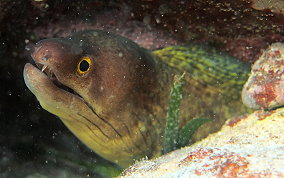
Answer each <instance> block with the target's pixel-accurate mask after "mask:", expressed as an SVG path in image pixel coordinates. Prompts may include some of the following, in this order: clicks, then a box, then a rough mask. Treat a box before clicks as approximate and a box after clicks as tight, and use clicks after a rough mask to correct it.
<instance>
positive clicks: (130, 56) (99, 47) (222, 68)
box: [24, 30, 249, 167]
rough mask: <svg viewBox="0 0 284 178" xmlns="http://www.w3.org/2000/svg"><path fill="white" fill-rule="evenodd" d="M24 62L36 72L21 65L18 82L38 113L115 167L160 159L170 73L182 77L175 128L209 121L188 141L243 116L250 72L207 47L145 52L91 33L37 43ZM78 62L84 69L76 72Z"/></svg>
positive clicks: (103, 34)
mask: <svg viewBox="0 0 284 178" xmlns="http://www.w3.org/2000/svg"><path fill="white" fill-rule="evenodd" d="M31 55H32V57H33V59H34V61H35V63H36V64H37V66H34V65H32V64H29V63H28V64H26V66H25V69H24V79H25V83H26V85H27V86H28V88H29V89H30V90H31V92H33V93H34V95H35V96H36V97H37V99H38V101H39V102H40V104H41V106H42V107H43V108H44V109H46V110H47V111H49V112H51V113H53V114H54V115H56V116H58V117H59V118H60V119H61V120H62V121H63V122H64V124H65V125H66V126H67V127H68V128H69V129H70V130H71V131H72V132H73V133H74V134H75V135H76V136H77V137H78V138H79V139H80V140H81V141H82V142H83V143H85V144H86V145H87V146H88V147H89V148H91V149H92V150H94V151H95V152H97V153H98V154H99V155H101V156H102V157H104V158H105V159H108V160H110V161H112V162H115V163H117V164H119V165H120V166H121V167H127V166H129V165H130V164H132V163H133V162H134V161H135V160H139V159H141V158H143V157H145V156H147V157H148V158H152V157H155V156H158V155H160V154H161V150H162V148H161V145H162V144H161V143H162V141H163V137H162V134H163V131H164V127H165V121H166V113H167V105H168V98H169V93H170V89H171V86H172V83H173V78H174V76H175V75H176V74H181V73H183V72H186V76H185V79H186V83H185V86H184V89H183V91H184V99H183V100H182V103H181V111H180V119H181V122H180V124H181V125H183V124H184V123H185V121H188V120H190V119H192V118H195V117H208V118H212V119H215V120H214V122H210V123H207V124H205V125H204V126H202V127H201V128H200V129H199V130H198V132H197V133H196V134H195V136H194V139H195V140H197V139H200V138H202V137H204V136H206V135H208V133H210V132H214V131H217V130H218V129H219V128H220V125H221V124H222V123H223V122H224V121H225V119H226V118H230V117H232V116H236V115H239V114H242V113H245V112H247V109H246V108H245V107H244V106H243V105H242V104H241V100H240V92H241V88H242V86H243V84H244V83H245V81H246V79H247V77H248V73H249V67H248V66H247V65H245V64H243V63H241V62H239V61H237V60H236V59H234V58H232V57H230V56H228V55H226V54H223V53H219V52H218V51H216V50H214V49H211V48H208V47H202V46H199V45H190V46H173V47H168V48H165V49H161V50H157V51H153V52H151V51H148V50H146V49H144V48H141V47H139V46H138V45H137V44H135V43H134V42H132V41H131V40H128V39H126V38H123V37H120V36H117V35H114V34H111V33H108V32H103V31H99V30H96V31H84V32H79V33H75V34H74V35H73V36H70V37H67V38H54V39H47V40H43V41H40V42H39V43H37V44H36V46H35V50H34V52H33V53H32V54H31ZM84 59H88V60H89V67H88V65H86V63H85V64H84V67H81V68H80V65H81V62H82V60H84ZM43 66H47V67H46V68H45V67H43ZM43 68H44V70H43V72H42V71H41V70H42V69H43ZM81 69H82V70H85V69H88V70H86V71H80V70H81ZM46 74H48V75H46ZM63 86H64V87H63ZM67 87H68V88H69V89H68V90H66V88H67ZM70 89H72V90H73V91H71V90H70ZM70 91H71V92H70Z"/></svg>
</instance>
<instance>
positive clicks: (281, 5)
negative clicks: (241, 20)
mask: <svg viewBox="0 0 284 178" xmlns="http://www.w3.org/2000/svg"><path fill="white" fill-rule="evenodd" d="M252 2H253V3H252V6H251V7H252V8H254V9H256V10H265V9H268V10H270V11H271V12H275V13H280V14H283V13H284V1H283V0H270V1H267V0H252Z"/></svg>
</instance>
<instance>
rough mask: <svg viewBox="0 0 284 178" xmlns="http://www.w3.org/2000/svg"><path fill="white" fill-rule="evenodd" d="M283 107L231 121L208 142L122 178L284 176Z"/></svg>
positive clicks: (143, 165)
mask: <svg viewBox="0 0 284 178" xmlns="http://www.w3.org/2000/svg"><path fill="white" fill-rule="evenodd" d="M283 125H284V108H280V109H277V110H274V111H255V112H254V113H252V114H251V115H248V116H243V117H239V118H236V119H234V120H230V121H228V122H227V123H226V125H224V126H223V128H222V129H221V130H220V131H219V132H217V133H215V134H212V135H210V136H209V137H207V138H206V139H204V140H202V141H200V142H198V143H196V144H194V145H193V146H190V147H185V148H183V149H180V150H176V151H173V152H171V153H169V154H166V155H164V156H162V157H160V158H157V159H154V160H147V161H141V162H138V163H137V164H135V165H133V166H132V167H130V168H128V169H127V170H125V171H124V173H123V174H122V177H184V176H188V175H190V176H204V177H220V176H221V177H250V176H256V177H263V176H265V177H266V176H269V177H273V176H279V177H281V176H284V146H283V145H284V138H283V133H284V127H283Z"/></svg>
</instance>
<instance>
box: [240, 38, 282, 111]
mask: <svg viewBox="0 0 284 178" xmlns="http://www.w3.org/2000/svg"><path fill="white" fill-rule="evenodd" d="M283 91H284V43H274V44H272V45H271V46H270V47H269V48H268V49H266V50H265V51H264V52H263V54H262V56H261V57H260V58H259V59H258V60H257V61H256V62H255V64H254V65H253V66H252V71H251V75H250V77H249V79H248V81H247V83H246V84H245V85H244V88H243V91H242V99H243V102H244V104H245V105H247V106H248V107H250V108H254V109H260V108H262V109H271V108H275V107H279V106H283V105H284V92H283Z"/></svg>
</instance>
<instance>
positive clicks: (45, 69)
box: [31, 61, 83, 99]
mask: <svg viewBox="0 0 284 178" xmlns="http://www.w3.org/2000/svg"><path fill="white" fill-rule="evenodd" d="M31 64H32V65H33V66H34V67H36V68H37V69H39V70H40V71H41V72H42V73H43V74H44V75H46V76H47V77H48V78H49V80H50V81H52V83H53V84H54V85H55V86H56V87H58V88H59V89H62V90H64V91H66V92H68V93H70V94H73V95H76V96H78V97H80V98H82V99H83V97H82V96H81V95H80V94H79V93H77V92H76V91H75V90H73V89H72V88H70V87H68V86H66V85H64V84H63V83H61V82H60V81H59V80H58V78H57V77H56V75H55V74H54V72H53V71H52V69H51V67H49V66H48V65H44V64H41V63H37V62H35V61H32V62H31Z"/></svg>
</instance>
